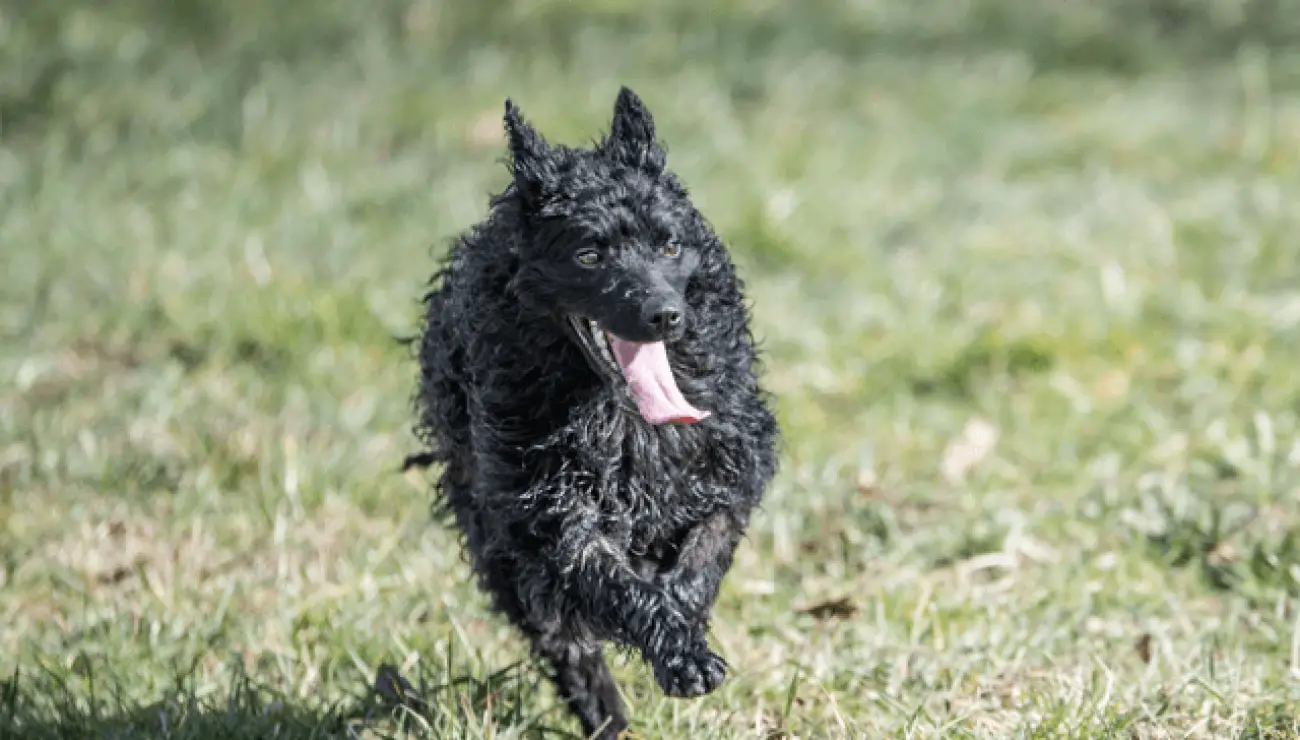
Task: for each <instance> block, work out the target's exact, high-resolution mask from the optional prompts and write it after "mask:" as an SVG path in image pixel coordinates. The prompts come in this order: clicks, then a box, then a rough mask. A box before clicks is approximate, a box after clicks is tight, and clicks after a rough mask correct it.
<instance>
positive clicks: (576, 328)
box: [569, 316, 623, 380]
mask: <svg viewBox="0 0 1300 740" xmlns="http://www.w3.org/2000/svg"><path fill="white" fill-rule="evenodd" d="M569 325H570V326H572V327H573V334H574V336H575V337H577V339H578V346H579V347H581V348H582V353H583V354H584V355H586V356H587V362H589V363H590V364H591V367H592V369H594V370H595V371H596V372H598V373H600V374H601V375H603V376H605V377H606V378H607V379H610V380H612V379H614V378H619V377H622V375H623V371H622V370H620V369H619V367H618V362H617V361H616V360H615V359H614V350H612V349H610V346H609V339H608V338H607V337H606V335H605V332H604V330H603V329H601V328H600V325H599V324H597V323H596V322H595V321H592V320H591V319H584V318H580V317H578V316H569Z"/></svg>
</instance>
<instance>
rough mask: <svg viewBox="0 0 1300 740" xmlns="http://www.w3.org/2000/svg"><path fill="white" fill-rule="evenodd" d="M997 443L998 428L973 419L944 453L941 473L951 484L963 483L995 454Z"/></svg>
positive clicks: (981, 420)
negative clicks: (991, 454)
mask: <svg viewBox="0 0 1300 740" xmlns="http://www.w3.org/2000/svg"><path fill="white" fill-rule="evenodd" d="M997 443H998V428H997V427H995V426H993V425H992V424H991V423H989V422H987V421H985V420H983V419H971V420H970V421H968V422H966V426H965V427H964V428H963V429H962V430H961V434H958V435H957V436H956V437H955V438H953V440H952V441H951V442H949V443H948V447H947V448H946V449H945V450H944V451H943V460H942V461H941V463H940V472H941V473H943V477H944V478H945V479H946V480H947V481H948V482H949V483H951V484H953V485H956V484H958V483H961V482H962V481H964V480H966V476H967V475H969V474H970V471H972V470H974V469H975V466H977V465H979V464H980V463H981V462H983V461H984V459H985V458H987V457H988V456H989V453H991V452H993V448H994V447H995V446H996V445H997Z"/></svg>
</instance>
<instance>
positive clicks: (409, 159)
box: [0, 0, 1300, 738]
mask: <svg viewBox="0 0 1300 740" xmlns="http://www.w3.org/2000/svg"><path fill="white" fill-rule="evenodd" d="M620 84H627V85H629V86H631V87H632V88H633V89H635V90H637V91H638V92H639V93H640V94H641V95H642V96H643V97H644V98H645V100H646V101H647V103H648V104H649V106H650V107H651V109H652V110H653V111H654V113H655V115H656V118H657V121H658V123H659V130H660V134H661V136H662V137H663V139H664V140H665V141H666V143H667V145H668V148H669V152H670V158H669V161H670V166H671V167H673V168H674V169H675V170H676V171H677V172H678V173H679V174H680V175H681V176H682V177H683V179H684V180H685V181H686V183H687V184H688V185H689V186H690V187H691V189H692V192H693V193H694V195H695V198H696V200H697V203H698V205H699V206H700V207H701V209H702V210H703V211H704V213H705V214H706V215H707V216H708V217H709V218H710V219H711V220H712V221H713V223H714V224H715V225H716V227H717V228H718V230H719V232H720V233H721V234H722V235H723V237H724V238H725V239H726V241H727V242H728V243H729V245H731V247H732V249H733V251H734V253H735V256H736V259H737V261H738V262H739V264H740V266H741V268H742V270H743V275H744V277H745V278H746V280H747V283H748V289H749V294H750V297H751V298H752V300H753V303H754V306H755V308H754V310H755V321H756V326H755V330H756V332H757V333H758V335H759V336H760V338H761V339H762V340H763V342H764V346H765V348H766V350H767V352H768V376H767V385H768V387H769V388H770V389H771V390H772V391H774V392H775V393H776V394H777V396H778V399H779V411H780V415H781V419H782V422H783V425H784V429H785V435H786V447H785V451H784V457H783V466H784V467H783V471H782V474H781V476H780V478H779V480H778V482H777V483H776V485H775V486H774V488H773V490H772V491H771V494H770V496H769V498H768V502H767V506H766V508H765V510H764V512H763V513H762V514H761V516H759V517H758V518H757V520H756V522H755V526H754V528H753V530H752V532H751V536H750V538H749V540H748V541H747V542H746V543H745V545H744V546H743V548H742V550H741V552H740V554H739V555H738V559H737V565H736V568H735V570H734V571H733V572H732V574H731V576H730V577H729V579H728V581H727V582H726V585H725V587H724V591H723V595H722V597H721V599H720V602H719V608H718V614H717V621H716V624H715V627H714V633H715V634H714V639H715V641H716V644H717V645H718V647H719V648H720V651H721V652H722V654H723V655H724V657H726V658H727V659H728V660H729V661H730V663H731V664H732V667H733V671H732V674H731V678H730V679H729V681H728V682H727V684H726V685H725V687H724V688H723V689H722V690H720V691H719V692H718V693H716V694H715V695H712V696H710V697H707V698H705V699H702V700H698V701H691V702H679V701H669V700H665V699H663V698H662V697H661V696H660V695H659V693H658V691H657V690H656V689H655V688H654V685H653V680H652V679H651V677H650V676H649V675H648V672H647V671H646V670H645V669H644V668H643V667H642V666H640V665H639V664H638V663H637V662H635V661H632V662H627V661H624V660H620V661H618V668H617V672H618V675H619V678H620V680H621V681H622V683H623V687H624V689H625V691H626V693H627V697H628V700H629V702H630V704H631V705H632V711H633V716H634V721H635V726H636V728H637V730H638V731H639V732H641V733H642V735H643V736H646V737H664V738H701V737H707V738H713V737H737V738H741V737H743V738H778V737H787V738H795V737H798V738H832V737H834V738H839V737H945V738H949V737H951V738H968V737H988V738H1006V737H1033V738H1040V737H1041V738H1047V737H1073V738H1094V737H1095V738H1102V737H1126V738H1129V737H1131V738H1166V737H1180V738H1181V737H1204V738H1225V737H1238V738H1282V737H1295V736H1296V732H1297V729H1296V728H1297V722H1298V721H1300V720H1298V719H1297V718H1298V716H1300V712H1297V709H1296V706H1297V702H1298V701H1300V684H1298V682H1300V623H1298V620H1300V612H1297V610H1296V606H1297V603H1296V599H1297V595H1300V539H1298V538H1297V532H1298V531H1300V512H1298V511H1297V500H1296V486H1297V482H1298V481H1300V475H1298V468H1300V436H1298V434H1297V418H1296V414H1297V410H1298V409H1300V369H1298V368H1300V342H1297V339H1300V282H1298V280H1300V247H1298V246H1297V243H1296V235H1297V234H1298V233H1300V207H1297V205H1296V204H1297V202H1298V201H1300V3H1295V2H1292V1H1291V0H1133V1H1129V2H1125V1H1122V0H1110V1H1107V0H1092V1H1091V2H1029V1H1028V0H1023V1H1020V0H911V1H907V0H853V1H852V2H829V0H811V1H805V2H801V3H777V2H773V1H771V0H744V1H743V2H742V1H741V0H718V1H716V2H698V1H697V2H687V1H686V0H667V1H666V2H660V3H657V4H654V5H651V4H648V3H633V2H625V1H623V0H581V1H580V2H570V3H560V2H551V1H548V0H537V1H531V2H530V1H526V0H516V1H513V2H511V1H506V0H478V1H477V2H469V1H468V0H467V1H465V2H448V1H446V0H441V1H439V0H370V1H369V2H364V3H363V2H355V1H344V0H319V1H318V2H314V3H303V2H300V3H290V2H255V1H254V0H226V1H225V2H216V1H215V0H183V1H181V0H177V1H175V2H169V1H168V0H120V1H119V2H102V1H100V2H96V1H94V0H48V2H47V1H45V0H42V2H39V3H37V2H24V1H22V0H0V266H2V267H3V269H2V270H0V379H3V383H0V736H4V737H21V738H46V737H172V738H210V737H229V738H261V737H287V738H299V737H303V738H305V737H325V736H331V737H334V736H337V737H349V736H365V737H386V736H390V734H391V733H394V732H396V731H397V728H398V727H399V726H400V725H403V724H406V725H409V726H413V727H416V728H417V729H418V728H424V729H425V731H426V733H425V734H426V735H428V736H432V737H447V738H451V737H458V738H461V737H463V738H479V737H495V738H510V737H539V736H543V735H545V736H564V733H569V734H570V736H572V733H574V732H575V731H576V726H575V725H574V723H573V722H572V721H570V720H569V719H568V718H567V717H566V716H565V714H564V712H563V711H562V710H561V709H560V708H559V706H558V704H557V702H556V700H555V698H554V695H553V693H552V691H551V689H550V688H549V687H548V686H545V685H544V684H541V685H539V674H538V673H537V672H536V670H535V669H534V668H533V667H531V666H530V665H528V664H527V663H524V664H522V665H520V664H519V663H520V661H522V660H524V659H525V657H526V656H525V654H524V648H523V645H522V644H521V643H520V642H519V641H518V640H517V639H516V638H515V637H514V636H513V634H512V633H511V632H510V631H509V630H508V629H507V628H505V627H504V626H503V625H502V624H501V623H500V622H499V621H497V620H495V619H493V618H491V617H490V616H489V615H488V614H487V612H486V610H485V605H484V601H483V599H482V598H481V597H480V596H479V594H478V593H477V591H476V590H475V589H474V588H473V587H472V585H471V584H470V582H469V579H468V573H467V570H466V568H465V566H464V565H463V563H462V562H461V559H460V557H459V553H458V550H457V547H456V543H455V538H454V536H453V535H452V534H451V533H450V532H447V531H445V530H442V529H440V528H438V527H435V526H432V525H431V523H430V521H429V516H428V505H429V503H430V498H429V493H428V483H427V481H426V480H425V479H424V478H423V477H421V476H418V475H414V474H411V475H408V476H405V477H404V476H402V475H400V474H399V473H397V472H396V471H397V467H398V465H399V463H400V461H401V458H402V456H403V455H404V454H406V453H408V452H410V451H413V450H414V449H415V443H414V440H413V439H412V438H411V435H410V433H409V426H410V422H411V413H410V409H409V405H408V402H409V398H410V393H411V391H412V388H413V382H414V377H415V366H414V363H413V361H412V360H411V358H410V357H409V355H408V353H407V351H406V350H405V349H404V348H403V347H402V346H401V345H399V344H398V342H396V341H395V339H394V338H395V337H401V336H405V335H409V334H410V333H411V332H412V331H414V328H415V321H416V318H417V316H418V311H419V306H418V303H417V300H418V298H419V296H420V294H421V292H422V290H423V289H424V283H425V279H426V277H427V276H428V274H429V273H430V272H431V271H432V269H433V266H434V263H433V258H434V257H435V256H436V255H438V254H440V253H441V252H442V250H443V249H445V247H446V244H447V240H448V239H449V238H450V237H451V236H453V235H454V234H455V233H457V232H458V231H460V230H463V229H465V228H467V227H468V226H470V225H471V224H472V223H473V222H475V221H476V220H478V219H479V218H481V217H482V216H483V214H484V213H485V209H486V202H487V196H488V194H489V193H491V192H493V191H495V190H498V189H500V188H501V187H502V186H503V185H504V183H505V176H506V173H505V169H504V168H503V167H502V166H501V164H500V162H501V158H502V155H503V148H502V136H501V125H500V116H501V111H502V102H503V100H504V98H505V97H507V96H510V97H512V98H514V99H515V100H516V102H518V103H519V104H520V105H521V106H522V108H523V110H524V111H525V113H526V114H527V115H529V116H530V118H531V119H532V120H533V121H534V122H535V123H536V124H537V125H538V127H539V128H540V129H541V130H542V131H543V132H544V133H545V134H546V135H547V136H548V137H549V138H551V139H552V140H555V141H562V142H566V143H574V144H577V143H582V142H584V141H589V140H590V139H591V138H593V137H595V136H597V135H599V134H600V133H601V132H602V131H603V129H604V128H605V127H606V126H607V125H608V119H609V115H610V112H611V108H612V104H613V99H614V95H615V94H616V92H617V90H618V86H619V85H620ZM382 663H391V664H394V665H396V666H398V667H399V669H400V670H402V671H403V672H404V673H406V674H407V675H409V676H411V677H412V679H413V680H416V679H418V680H417V683H420V684H421V686H422V693H423V696H424V697H425V700H426V702H427V704H426V705H425V706H423V707H422V708H420V709H419V711H416V712H406V713H403V712H397V713H396V714H394V713H392V712H390V711H388V710H387V709H385V708H383V707H381V706H377V705H375V704H373V703H371V702H368V701H367V700H366V699H365V694H366V691H367V688H368V686H369V685H370V682H371V681H372V680H373V678H374V675H375V672H376V671H377V670H378V667H379V666H380V664H382Z"/></svg>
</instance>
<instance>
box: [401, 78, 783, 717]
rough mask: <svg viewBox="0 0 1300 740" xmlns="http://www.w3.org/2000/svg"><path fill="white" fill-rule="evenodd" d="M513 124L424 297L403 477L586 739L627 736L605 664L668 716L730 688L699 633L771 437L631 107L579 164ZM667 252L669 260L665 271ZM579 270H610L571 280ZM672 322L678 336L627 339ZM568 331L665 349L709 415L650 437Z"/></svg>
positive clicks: (745, 323) (705, 228)
mask: <svg viewBox="0 0 1300 740" xmlns="http://www.w3.org/2000/svg"><path fill="white" fill-rule="evenodd" d="M505 122H506V130H507V133H508V135H509V143H510V152H511V155H512V157H511V170H512V174H513V181H512V182H511V184H510V185H509V186H508V187H507V188H506V190H505V191H504V192H503V193H501V194H500V195H498V196H496V197H495V198H493V200H492V210H491V213H490V215H489V217H488V218H487V219H486V220H485V221H483V222H482V223H480V224H478V225H477V226H475V227H474V228H473V229H471V230H470V231H469V232H468V233H466V234H464V235H463V236H461V237H460V238H459V240H458V241H457V243H456V244H455V245H454V246H453V248H452V249H451V251H450V254H449V255H448V256H447V258H446V261H445V263H444V264H443V265H442V266H441V269H440V270H439V271H438V272H437V274H436V275H435V276H434V279H433V282H432V284H433V285H434V288H433V289H432V290H431V291H430V292H429V293H428V294H427V296H426V298H425V303H426V306H427V313H426V315H425V320H424V324H423V326H422V333H421V336H420V340H419V361H420V369H421V374H420V379H419V390H418V393H417V399H416V406H417V410H418V413H419V421H418V423H417V426H416V431H417V434H418V435H419V437H420V439H421V441H422V442H423V444H424V445H425V446H426V448H427V450H428V451H427V452H425V453H422V454H421V455H418V456H415V458H414V459H415V460H416V461H417V462H432V463H437V464H439V465H440V466H441V477H440V479H439V480H438V484H437V488H438V492H439V493H440V495H441V502H440V503H441V504H442V511H443V512H444V513H447V514H450V515H451V516H453V517H454V519H455V523H456V526H457V527H458V528H459V530H460V532H461V533H462V534H463V538H464V544H465V547H466V550H467V551H468V554H469V559H470V564H471V566H472V568H473V570H474V572H475V574H476V575H477V577H478V580H479V583H480V584H481V586H482V588H483V589H484V590H485V591H486V592H487V593H489V594H490V595H491V598H492V602H493V606H494V608H495V609H496V610H498V611H499V612H501V613H502V614H504V615H505V616H506V617H507V618H509V619H510V621H511V622H512V623H513V624H515V625H516V626H517V627H518V628H519V629H520V630H521V631H522V632H523V633H524V634H525V635H526V636H527V637H528V638H529V639H530V640H531V642H532V644H533V647H534V650H535V651H536V652H537V653H538V654H539V655H540V656H541V657H543V658H544V659H545V660H546V661H548V662H549V663H550V665H551V667H552V668H553V669H554V671H555V674H554V676H553V680H554V681H555V683H556V686H557V688H558V689H559V692H560V694H561V695H562V696H563V697H564V698H565V699H566V700H567V701H568V702H569V706H570V707H571V708H572V710H573V711H574V713H576V715H577V716H578V718H579V719H580V720H581V722H582V725H583V728H584V729H585V730H586V731H587V732H588V733H593V732H597V731H599V732H601V736H602V737H614V736H615V735H616V734H617V733H618V732H619V731H620V730H622V729H624V728H625V727H626V725H627V720H626V718H625V716H624V710H623V706H622V702H621V701H620V699H619V696H618V690H617V688H616V686H615V685H614V682H613V679H612V678H611V676H610V673H609V669H608V667H607V666H606V663H605V660H604V657H603V655H602V653H601V646H602V644H603V643H605V642H613V643H614V644H616V645H621V646H624V647H627V648H631V649H634V650H636V651H638V652H639V653H640V654H641V655H642V656H643V658H644V659H645V660H646V661H647V662H648V663H649V664H650V666H651V667H652V668H653V669H654V675H655V678H656V680H657V682H658V683H659V686H660V687H661V688H662V689H663V691H664V692H665V693H666V694H668V695H670V696H698V695H703V694H707V693H709V692H711V691H713V690H714V689H715V688H716V687H717V686H718V685H719V684H720V683H721V682H722V680H723V679H724V677H725V675H726V664H725V663H724V662H723V660H722V659H721V658H719V657H718V656H717V655H716V654H714V653H713V652H712V651H711V650H710V649H709V646H708V643H707V641H706V639H705V630H706V628H707V624H708V620H709V615H710V611H711V609H712V605H713V601H714V599H715V598H716V597H717V593H718V587H719V585H720V583H721V581H722V579H723V577H724V575H725V574H726V572H727V570H728V569H729V568H730V566H731V560H732V554H733V552H734V549H735V547H736V545H737V543H738V541H739V539H740V538H741V537H742V535H743V533H744V530H745V528H746V526H747V525H748V522H749V517H750V513H751V511H752V510H753V509H754V507H756V506H757V505H758V504H759V502H760V500H761V498H762V496H763V493H764V491H765V489H766V487H767V485H768V482H769V481H770V480H771V478H772V476H773V474H774V472H775V468H776V454H775V447H776V444H777V437H778V430H777V425H776V420H775V418H774V416H773V415H772V413H771V412H770V410H769V408H768V406H767V403H766V401H765V395H764V392H763V391H762V390H761V389H760V387H759V383H758V379H757V373H758V371H759V366H758V362H757V359H756V356H755V346H754V342H753V338H752V336H751V333H750V329H749V315H748V310H747V308H746V306H745V303H744V300H743V296H742V293H741V290H742V286H741V282H740V281H739V280H738V279H737V277H736V274H735V270H734V267H733V265H732V262H731V259H730V257H729V256H728V254H727V251H726V249H725V248H724V246H723V244H722V242H721V241H720V240H719V239H718V237H717V236H716V235H715V234H714V232H713V231H712V229H711V228H710V227H709V225H708V224H707V222H706V221H705V219H704V218H703V217H702V216H701V215H700V214H699V213H698V212H697V211H696V209H695V208H694V206H693V205H692V204H691V202H690V200H689V199H688V196H687V193H686V190H685V188H683V186H682V185H681V184H680V182H679V181H678V180H677V178H676V177H675V176H674V175H673V174H671V173H670V172H668V171H666V170H665V169H664V167H665V159H666V157H665V153H664V150H663V149H662V147H661V146H660V145H659V143H658V142H657V141H656V140H655V133H654V122H653V119H652V117H651V115H650V112H649V111H648V110H647V109H646V108H645V106H644V105H643V104H642V102H641V100H640V99H639V98H638V97H637V96H636V95H635V94H634V93H633V92H632V91H630V90H628V89H626V88H624V89H622V90H621V91H620V93H619V96H618V100H617V103H616V104H615V113H614V119H613V124H612V127H611V131H610V133H609V135H608V136H606V137H605V138H604V139H603V140H602V141H600V142H598V143H596V144H594V145H593V146H591V147H590V148H586V149H576V148H570V147H566V146H558V145H551V144H548V143H547V142H546V141H545V140H544V139H543V138H542V137H541V136H540V135H539V134H538V133H537V132H536V131H534V130H533V129H532V128H531V127H530V126H529V125H528V124H527V123H526V122H525V120H524V119H523V117H522V115H521V114H520V112H519V109H518V108H516V107H515V106H514V105H513V104H512V103H511V102H510V101H506V115H505ZM667 243H672V244H675V245H681V247H680V251H679V252H678V253H677V254H675V255H670V256H671V257H672V258H668V257H665V256H664V255H668V254H670V252H669V251H666V250H665V249H664V247H663V245H664V244H667ZM582 249H596V250H599V252H600V254H601V256H602V257H603V258H605V261H604V262H603V263H602V265H601V269H598V270H592V269H583V267H582V266H575V261H574V254H575V252H576V251H579V250H582ZM673 301H677V302H678V304H673V305H679V304H681V308H682V309H683V313H684V316H685V321H684V322H682V326H679V327H676V328H675V329H674V330H672V331H667V330H665V331H664V332H662V333H656V331H655V326H657V325H652V324H653V322H651V323H646V322H645V321H640V322H639V323H638V321H639V319H641V318H643V317H645V316H647V315H649V314H647V311H648V310H649V309H647V306H649V305H651V304H653V305H654V306H660V307H662V306H663V305H669V304H672V303H673ZM683 301H684V304H682V302H683ZM576 315H580V316H584V317H589V318H592V319H593V320H597V321H599V325H600V326H601V327H603V328H604V329H606V330H607V331H611V332H614V333H616V334H618V335H619V336H622V337H623V338H625V339H629V340H633V341H648V340H649V338H650V336H649V334H654V335H655V336H662V337H665V338H666V339H667V342H666V344H667V348H668V354H669V358H670V362H671V366H672V368H673V371H674V376H675V377H676V379H677V383H678V385H679V387H680V388H681V390H682V394H683V395H684V396H685V397H686V399H687V400H688V401H689V402H690V403H691V404H692V405H694V406H696V407H698V408H700V409H704V410H706V411H707V412H708V413H709V415H708V416H707V417H706V418H704V419H703V420H701V421H698V422H696V423H692V424H679V423H668V424H659V425H652V424H649V423H647V422H646V421H645V420H644V419H643V418H642V417H641V416H640V415H639V414H638V412H637V410H636V407H635V406H634V405H632V404H631V402H630V401H629V397H628V394H627V389H626V387H625V386H623V385H622V384H621V383H620V382H619V379H618V378H611V377H608V376H607V375H605V374H603V373H602V372H601V371H600V369H599V368H598V367H596V363H593V362H592V361H591V360H590V358H589V356H587V355H585V354H584V352H583V350H582V348H581V347H580V346H579V344H578V342H576V341H575V336H574V331H573V328H572V325H571V324H570V323H569V322H568V317H569V316H576ZM647 332H649V334H647Z"/></svg>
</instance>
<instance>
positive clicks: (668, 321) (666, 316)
mask: <svg viewBox="0 0 1300 740" xmlns="http://www.w3.org/2000/svg"><path fill="white" fill-rule="evenodd" d="M683 318H684V316H683V314H682V309H681V308H680V307H678V306H673V305H668V306H661V307H659V308H658V309H656V310H654V311H651V312H650V325H651V326H652V327H654V330H655V333H656V334H658V335H659V336H661V337H667V336H670V335H673V334H676V333H677V332H678V330H680V329H681V326H682V320H683Z"/></svg>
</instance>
